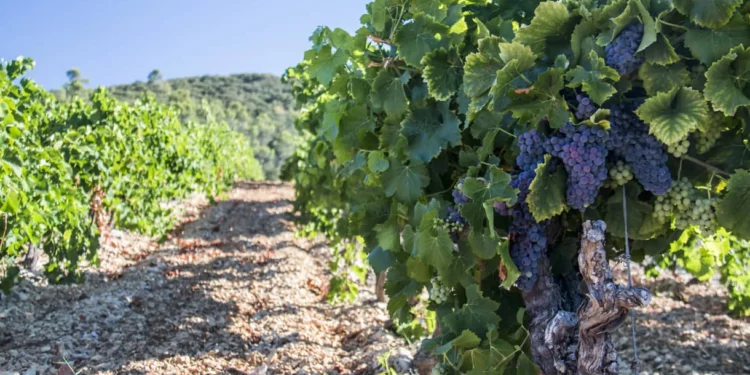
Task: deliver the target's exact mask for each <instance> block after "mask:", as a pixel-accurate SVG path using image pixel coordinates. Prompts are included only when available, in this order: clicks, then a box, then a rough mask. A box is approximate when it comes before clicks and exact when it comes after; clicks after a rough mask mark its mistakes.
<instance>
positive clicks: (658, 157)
mask: <svg viewBox="0 0 750 375" xmlns="http://www.w3.org/2000/svg"><path fill="white" fill-rule="evenodd" d="M607 148H608V149H609V150H610V151H612V152H613V153H614V154H615V155H616V156H618V157H620V158H622V159H624V160H625V162H626V163H627V164H628V165H630V167H631V168H632V169H633V175H634V176H635V178H636V179H638V182H640V183H641V185H643V187H644V188H645V189H646V190H648V191H650V192H652V193H654V194H655V195H663V194H665V193H666V192H667V191H668V190H669V188H671V187H672V175H670V173H669V168H668V167H667V164H666V163H667V153H666V146H665V145H664V144H663V143H661V142H659V140H657V139H656V137H654V136H653V135H651V134H649V129H648V125H646V124H644V123H643V122H642V121H641V120H640V119H639V118H638V116H636V114H635V113H633V106H632V105H628V104H619V105H614V106H612V108H611V109H610V131H609V141H608V142H607Z"/></svg>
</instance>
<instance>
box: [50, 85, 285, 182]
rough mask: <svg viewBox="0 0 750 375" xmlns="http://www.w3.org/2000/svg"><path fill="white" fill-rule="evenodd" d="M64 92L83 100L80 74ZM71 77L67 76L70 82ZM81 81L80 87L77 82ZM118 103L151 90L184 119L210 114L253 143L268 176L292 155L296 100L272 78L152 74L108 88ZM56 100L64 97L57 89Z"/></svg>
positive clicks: (274, 175) (275, 174)
mask: <svg viewBox="0 0 750 375" xmlns="http://www.w3.org/2000/svg"><path fill="white" fill-rule="evenodd" d="M75 72H76V73H75V74H76V75H75V76H73V78H71V82H70V83H68V84H67V85H66V88H65V90H66V91H71V88H75V89H74V90H75V91H76V93H77V95H79V96H84V95H83V94H84V91H88V90H86V89H84V88H83V85H82V83H85V82H86V80H85V79H83V78H81V77H80V72H78V71H75ZM70 77H71V75H70V73H69V78H70ZM79 82H81V83H79ZM108 89H109V91H110V92H111V93H112V94H113V95H114V96H115V97H116V98H118V99H121V100H124V101H127V102H133V101H135V100H136V99H138V98H140V97H142V96H143V95H144V94H145V93H147V92H152V93H153V94H154V95H155V96H156V99H157V100H158V101H159V102H161V103H167V104H170V105H172V106H174V107H177V108H179V109H180V112H181V116H182V120H192V121H197V122H205V121H206V120H207V118H208V117H209V116H211V117H213V118H214V119H215V120H218V121H220V122H226V123H228V124H229V125H230V126H231V127H232V128H233V129H234V130H238V131H241V132H242V133H244V134H245V135H247V137H248V138H249V139H250V142H251V146H252V147H253V149H254V151H255V157H256V158H257V159H258V161H259V162H260V163H261V164H262V165H263V170H264V173H265V176H266V178H268V179H276V178H278V175H279V169H280V167H281V165H282V164H283V162H284V160H285V159H286V158H287V157H288V156H289V155H291V154H292V153H293V152H294V149H295V144H296V141H297V136H296V131H295V129H294V99H293V97H292V95H291V89H290V88H289V86H287V85H285V84H283V83H281V81H280V78H279V77H277V76H274V75H271V74H232V75H228V76H207V75H206V76H200V77H186V78H176V79H169V80H162V79H161V74H160V73H159V72H158V71H154V72H152V73H151V74H149V80H148V82H141V81H138V82H135V83H132V84H127V85H118V86H112V87H109V88H108ZM55 94H56V95H57V96H58V97H64V96H66V94H65V91H62V90H61V91H57V92H55Z"/></svg>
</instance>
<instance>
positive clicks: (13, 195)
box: [0, 190, 21, 215]
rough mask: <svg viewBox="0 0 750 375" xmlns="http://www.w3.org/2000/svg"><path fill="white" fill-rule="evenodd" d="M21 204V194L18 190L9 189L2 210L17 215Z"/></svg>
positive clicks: (0, 208)
mask: <svg viewBox="0 0 750 375" xmlns="http://www.w3.org/2000/svg"><path fill="white" fill-rule="evenodd" d="M20 205H21V195H20V194H19V193H18V190H9V191H8V192H7V193H6V195H5V201H3V205H2V207H0V211H2V212H5V213H8V214H11V215H15V214H16V213H18V208H19V207H20Z"/></svg>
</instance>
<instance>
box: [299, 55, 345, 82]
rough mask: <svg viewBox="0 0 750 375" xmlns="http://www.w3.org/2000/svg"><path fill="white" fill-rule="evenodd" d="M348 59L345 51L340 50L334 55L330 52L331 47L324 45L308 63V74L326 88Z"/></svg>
mask: <svg viewBox="0 0 750 375" xmlns="http://www.w3.org/2000/svg"><path fill="white" fill-rule="evenodd" d="M348 59H349V57H348V56H347V55H346V51H344V50H341V49H340V50H337V51H336V53H333V52H331V46H328V45H326V46H323V47H322V48H321V50H320V52H318V54H317V56H316V57H315V59H314V60H313V61H311V62H310V68H309V70H308V72H309V73H310V76H312V77H313V78H315V79H316V80H318V82H320V83H322V84H323V85H325V86H328V84H329V83H331V81H332V80H333V77H334V76H335V75H336V71H337V70H338V69H339V68H340V67H342V66H344V64H345V63H346V61H347V60H348Z"/></svg>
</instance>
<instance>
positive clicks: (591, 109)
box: [576, 94, 599, 120]
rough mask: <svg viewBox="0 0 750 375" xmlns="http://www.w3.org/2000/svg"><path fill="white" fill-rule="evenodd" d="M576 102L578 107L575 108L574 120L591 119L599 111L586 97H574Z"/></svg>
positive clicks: (579, 95)
mask: <svg viewBox="0 0 750 375" xmlns="http://www.w3.org/2000/svg"><path fill="white" fill-rule="evenodd" d="M576 100H578V107H577V108H576V118H577V119H579V120H585V119H587V118H589V117H591V116H592V115H593V114H594V113H596V111H597V110H598V109H599V108H598V107H597V106H596V104H595V103H594V102H592V101H591V99H589V97H588V96H586V95H581V94H578V95H576Z"/></svg>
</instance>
